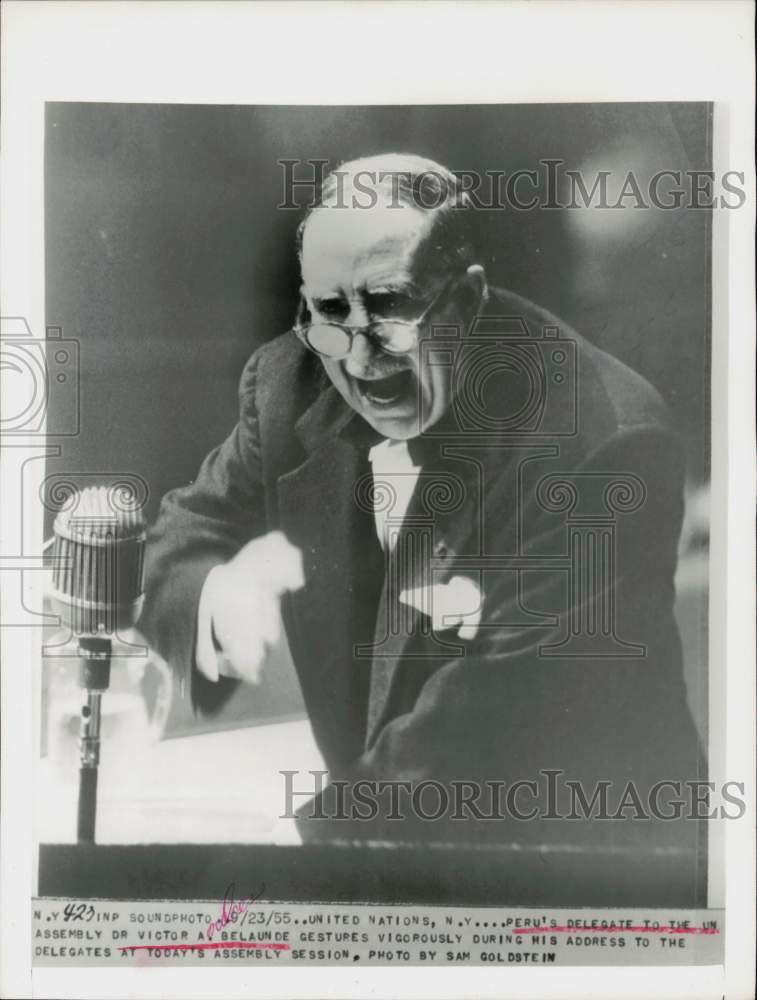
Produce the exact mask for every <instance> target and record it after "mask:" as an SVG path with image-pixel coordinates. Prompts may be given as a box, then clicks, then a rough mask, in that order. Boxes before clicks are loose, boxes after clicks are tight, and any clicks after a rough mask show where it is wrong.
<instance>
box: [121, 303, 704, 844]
mask: <svg viewBox="0 0 757 1000" xmlns="http://www.w3.org/2000/svg"><path fill="white" fill-rule="evenodd" d="M489 313H490V314H491V315H492V317H499V318H492V319H491V320H490V321H488V325H487V323H486V322H484V323H483V324H479V326H478V327H477V328H476V329H475V330H473V331H472V332H471V335H470V338H469V340H467V341H466V342H465V344H466V346H465V348H459V350H465V351H468V355H463V356H459V357H458V361H459V362H460V361H461V358H462V362H463V363H462V367H463V368H466V371H467V376H466V377H467V379H468V381H467V383H466V388H464V389H463V390H461V391H460V393H459V396H458V399H459V402H460V405H458V406H456V407H453V408H452V409H451V410H450V412H449V413H448V415H447V417H445V419H444V421H443V423H442V425H440V426H438V427H436V428H432V429H431V431H430V432H429V433H427V434H424V435H423V437H422V438H421V439H418V440H417V441H415V442H413V443H412V444H411V450H412V454H413V455H414V457H415V458H416V463H420V464H421V466H422V470H423V471H422V473H421V477H420V480H419V483H418V486H417V487H416V489H415V493H414V495H413V499H412V501H411V505H410V508H409V510H408V513H407V517H406V519H405V524H404V526H403V529H402V533H401V536H400V542H399V543H398V547H397V549H396V550H395V552H401V553H403V554H402V556H401V557H396V558H394V559H393V560H392V561H391V564H390V567H389V570H390V571H389V572H388V573H387V572H385V560H384V555H383V553H382V551H381V548H380V546H379V545H378V542H377V540H376V537H375V530H374V526H373V514H372V505H371V498H370V496H368V494H367V493H366V492H365V491H366V489H367V487H368V485H369V482H370V480H369V478H366V477H369V475H370V466H369V464H368V459H367V451H368V447H369V446H370V444H371V443H372V442H373V441H375V440H376V439H375V436H373V435H372V432H371V431H370V429H369V428H368V426H367V425H366V424H365V423H364V422H363V421H362V420H361V418H360V417H359V416H358V415H357V414H356V413H354V412H353V411H352V410H351V409H349V408H348V407H347V406H346V404H345V403H344V402H343V401H342V399H341V397H340V396H339V395H338V393H337V392H336V390H335V389H334V388H333V387H331V386H330V383H329V382H328V381H327V380H326V377H325V375H324V373H323V371H322V367H321V365H320V362H319V360H318V359H317V358H316V357H315V356H314V355H312V354H310V353H309V352H308V351H306V350H305V349H304V348H303V347H302V345H301V344H300V343H299V341H298V340H297V339H296V338H295V336H294V335H293V334H291V333H288V334H286V335H284V336H281V337H279V338H278V339H276V340H274V341H272V342H270V343H268V344H266V345H265V346H263V347H262V348H260V349H259V350H258V351H256V352H255V354H254V355H253V357H252V358H251V359H250V361H249V363H248V364H247V366H246V368H245V371H244V373H243V375H242V379H241V385H240V392H239V402H240V418H239V422H238V424H237V426H236V427H235V428H234V430H233V431H232V433H231V434H230V436H229V437H228V438H227V439H226V441H224V442H223V444H221V445H220V446H219V447H218V448H216V449H215V450H214V451H213V452H211V454H210V455H209V456H208V457H207V458H206V460H205V462H204V463H203V465H202V468H201V469H200V472H199V475H198V477H197V480H196V481H195V482H193V483H191V484H190V485H189V486H186V487H183V488H181V489H177V490H174V491H172V492H171V493H169V494H168V495H167V496H166V497H165V498H164V500H163V503H162V507H161V513H160V517H159V519H158V522H157V524H156V525H155V527H154V528H153V530H152V534H151V539H150V543H149V546H148V559H147V599H146V610H145V613H144V616H143V619H142V622H141V627H142V628H143V630H144V632H145V634H146V636H147V637H148V639H149V640H150V641H151V643H152V644H153V645H154V646H155V647H156V648H157V649H158V651H159V652H160V653H162V655H163V656H164V657H165V658H166V659H167V660H168V661H169V662H170V663H171V664H172V665H173V667H174V669H175V670H176V671H177V672H178V674H179V675H180V676H181V677H182V678H184V679H185V680H186V682H187V683H188V684H189V685H191V691H192V697H193V700H194V703H195V705H196V706H197V707H198V709H199V710H202V711H204V712H211V713H212V712H213V710H214V709H215V708H217V707H218V706H219V705H220V704H221V703H222V702H223V701H224V699H225V698H227V697H228V696H229V694H230V693H231V692H232V691H233V690H234V687H235V682H231V681H226V680H223V679H222V680H221V681H219V682H218V683H217V684H212V683H209V682H207V681H206V680H205V679H204V678H203V677H202V676H200V675H199V674H198V673H197V672H196V670H195V669H194V666H193V651H194V644H195V631H196V611H197V604H198V599H199V595H200V591H201V588H202V585H203V582H204V580H205V576H206V574H207V572H208V571H209V570H210V568H211V567H212V566H214V565H215V564H217V563H219V562H222V561H225V560H227V559H229V558H230V557H231V556H233V555H234V553H235V552H236V551H237V550H238V549H239V548H240V547H241V546H242V545H244V544H245V542H247V541H248V540H249V539H251V538H253V537H255V536H257V535H260V534H262V533H264V532H267V531H271V530H274V529H280V530H281V531H283V532H284V533H285V534H286V536H287V538H288V539H289V540H290V541H291V542H292V543H293V544H295V545H297V546H298V547H299V548H300V549H301V551H302V553H303V556H304V563H305V574H306V585H305V587H304V588H303V589H302V590H300V591H298V592H296V593H293V594H291V595H288V596H287V597H286V598H285V599H284V601H283V609H282V610H283V616H284V622H285V627H286V632H287V637H288V641H289V644H290V647H291V650H292V655H293V659H294V663H295V665H296V668H297V671H298V675H299V678H300V682H301V685H302V691H303V695H304V698H305V702H306V705H307V709H308V712H309V716H310V721H311V723H312V727H313V732H314V735H315V738H316V740H317V742H318V745H319V747H320V749H321V751H322V753H323V756H324V758H325V760H326V763H327V766H328V767H329V770H330V774H331V777H332V779H334V778H335V779H344V780H346V781H348V782H354V781H356V780H359V779H369V780H383V779H401V780H407V781H410V782H416V783H417V782H420V781H423V780H426V779H434V780H437V781H440V782H442V783H446V785H445V786H446V787H451V786H450V782H453V781H456V780H457V781H478V782H484V781H506V782H508V783H512V782H514V781H516V780H534V779H539V771H540V770H544V769H556V770H561V771H562V772H563V775H562V779H561V780H563V779H578V780H581V781H582V782H583V783H584V788H585V791H586V793H587V797H588V798H590V797H591V792H592V789H593V788H594V784H595V782H598V781H610V782H613V783H614V784H613V790H612V792H611V796H610V801H611V802H614V805H613V806H612V808H611V811H612V812H614V811H615V805H617V804H618V800H619V799H620V796H621V792H622V791H623V789H624V788H625V787H626V783H627V782H628V781H630V780H633V781H634V782H635V783H636V786H637V788H638V789H639V790H640V793H641V795H642V797H643V796H644V795H646V794H647V792H648V790H649V789H650V788H651V787H652V786H653V785H654V783H655V782H658V781H662V780H674V781H675V780H696V779H702V778H703V777H704V771H703V764H702V759H701V756H700V750H699V745H698V740H697V734H696V732H695V728H694V725H693V723H692V720H691V717H690V714H689V711H688V708H687V703H686V696H685V690H684V684H683V679H682V669H681V651H680V644H679V637H678V634H677V629H676V625H675V622H674V618H673V602H674V596H675V595H674V586H673V575H674V571H675V566H676V548H677V541H678V535H679V528H680V523H681V517H682V511H683V499H682V495H683V490H682V487H683V478H684V468H683V462H682V457H681V451H680V448H679V444H678V442H677V440H676V438H675V435H674V434H673V433H672V431H671V430H670V428H669V427H668V424H667V421H666V415H665V410H664V406H663V404H662V402H661V400H660V398H659V397H658V395H657V394H656V392H655V391H654V390H653V389H652V388H651V387H650V386H649V385H648V384H647V383H646V382H645V381H644V380H643V379H642V378H641V377H640V376H639V375H637V374H635V373H634V372H633V371H631V370H630V369H629V368H627V367H626V366H625V365H623V364H621V363H620V362H619V361H617V360H615V359H614V358H611V357H609V356H608V355H607V354H605V353H603V352H602V351H601V350H599V349H597V348H596V347H593V346H592V345H590V344H588V343H587V342H586V341H585V340H583V339H582V338H581V337H580V336H579V335H578V334H576V333H575V332H574V331H572V330H571V329H569V328H568V327H567V326H566V325H565V324H563V323H561V322H560V321H559V320H557V319H556V318H555V317H554V316H551V315H550V314H548V313H546V312H545V311H544V310H542V309H540V308H538V307H537V306H535V305H534V304H532V303H530V302H527V301H525V300H523V299H521V298H519V297H517V296H514V295H511V294H509V293H505V292H496V293H495V294H494V295H493V296H492V299H491V301H490V305H489ZM545 330H546V334H545ZM556 330H559V341H560V342H558V341H556V340H553V339H552V338H553V337H554V335H555V331H556ZM487 338H488V339H487ZM439 343H440V345H441V346H440V349H441V348H443V347H444V344H442V342H441V341H440V342H439ZM503 344H504V346H502V345H503ZM453 353H454V345H453ZM445 357H446V358H447V361H449V357H450V355H449V352H448V353H447V355H445V354H444V351H443V350H442V353H441V354H440V355H439V358H438V359H437V361H438V362H439V363H445V360H444V359H445ZM466 358H467V360H466ZM482 364H483V367H482ZM495 370H496V371H495ZM493 372H495V374H496V378H494V377H492V378H488V377H487V375H491V374H492V373H493ZM487 394H488V395H487ZM481 413H483V414H484V416H483V417H481ZM366 497H367V499H366ZM408 553H409V555H408ZM424 574H425V576H424ZM456 575H457V576H467V577H470V578H471V579H473V580H474V582H475V583H476V584H477V586H478V587H479V589H480V590H481V591H482V592H483V601H484V603H483V619H482V624H481V628H480V629H479V632H478V634H477V636H476V637H475V639H473V640H472V641H467V642H461V641H458V640H457V638H456V635H455V633H454V632H453V631H450V630H447V631H444V632H438V633H433V632H431V630H430V629H429V627H428V624H429V622H428V618H426V617H425V616H424V615H422V614H420V613H419V612H417V611H411V610H408V609H407V608H404V606H400V605H399V603H398V600H397V597H398V593H399V590H400V589H402V587H404V586H408V585H412V584H413V583H415V584H416V585H417V584H419V582H422V578H424V579H425V580H426V582H429V580H432V581H433V582H437V583H439V582H442V583H443V582H445V581H448V580H449V579H450V578H451V577H453V576H456ZM403 608H404V610H403ZM306 777H307V776H303V779H302V781H301V782H298V785H299V786H300V787H301V785H302V784H304V783H305V778H306ZM350 788H351V786H349V787H348V791H347V802H348V803H349V802H350V801H351V798H350V794H351V793H350ZM539 794H540V796H541V786H540V792H539ZM561 794H562V793H561ZM668 794H670V792H668ZM330 796H331V799H333V795H332V792H331V791H330V790H327V791H326V793H325V795H324V796H323V797H322V799H323V803H322V804H326V805H325V811H326V813H328V814H331V813H332V812H333V808H331V807H333V801H331V799H330ZM432 798H433V796H429V798H428V799H427V800H424V801H425V802H426V805H425V806H424V808H425V809H426V810H427V811H428V810H429V809H431V810H433V802H432ZM664 800H665V795H663V796H662V799H661V801H664ZM300 801H301V800H300ZM330 801H331V807H329V805H328V803H329V802H330ZM540 801H541V802H542V804H543V799H542V798H540ZM560 801H561V802H562V804H563V806H567V805H568V800H567V799H564V798H563V799H561V800H560ZM643 801H644V802H646V800H645V799H643ZM429 803H430V804H429ZM518 803H519V808H520V809H521V810H523V811H528V809H529V808H530V806H531V805H532V796H531V795H529V793H528V792H526V793H524V797H523V798H521V799H519V800H518ZM558 808H559V809H560V811H562V812H565V809H564V808H562V807H560V806H558ZM484 811H485V812H486V809H484ZM305 812H307V810H305ZM633 814H634V810H633V808H632V809H631V810H630V811H627V812H625V814H624V815H625V816H629V815H633ZM443 823H444V825H443V826H442V825H440V824H433V823H430V824H429V823H425V824H424V823H417V824H415V825H413V824H412V823H410V822H409V821H408V822H406V823H405V824H404V825H403V824H402V823H400V824H398V823H397V821H391V820H388V821H387V820H386V817H385V816H383V815H380V816H379V817H378V818H377V819H376V820H375V822H373V823H369V824H365V823H363V824H361V823H357V824H354V825H352V826H350V825H345V823H344V822H341V825H340V823H339V822H335V823H334V824H329V823H326V822H325V821H323V820H310V821H309V822H305V821H303V823H302V828H303V830H304V833H305V836H306V837H319V836H348V837H363V836H379V837H395V838H396V837H399V838H405V839H408V838H409V839H413V838H418V837H420V838H423V839H429V838H430V839H450V838H452V839H456V838H459V837H461V836H462V837H464V838H466V839H470V838H475V839H478V838H480V837H482V836H484V837H494V838H495V839H498V840H508V841H513V840H519V839H523V838H524V837H525V838H527V839H533V838H537V839H539V840H548V841H553V840H556V839H557V840H561V841H565V840H566V839H570V838H571V837H579V836H580V837H581V838H583V839H584V840H586V839H588V840H589V841H590V842H591V841H596V840H597V839H599V840H601V841H603V842H606V841H607V840H608V838H609V840H610V841H611V842H620V841H624V840H626V839H629V838H630V840H631V841H632V842H634V843H637V842H640V841H644V842H646V841H645V838H646V840H649V838H650V837H651V838H652V840H649V842H650V843H654V844H664V845H665V844H667V845H676V846H677V845H680V844H681V843H682V842H683V841H686V843H687V844H688V845H689V846H691V845H694V846H697V844H700V845H701V832H695V827H697V826H698V825H697V824H692V823H689V824H688V825H686V824H683V825H682V824H680V823H672V822H668V823H652V824H649V823H645V822H644V821H636V822H628V821H626V822H623V821H620V822H617V821H609V822H608V821H604V822H601V821H596V822H594V823H589V824H584V825H583V826H582V825H581V824H576V823H575V822H574V823H573V824H572V825H571V824H570V823H567V824H566V822H555V821H552V822H549V821H548V820H544V821H543V822H538V823H534V822H531V823H519V822H518V821H514V820H512V819H510V820H508V821H505V822H499V821H495V822H492V821H488V822H487V821H476V822H474V821H472V820H469V819H462V820H458V821H457V822H452V821H450V822H446V820H444V821H443ZM579 827H581V830H582V832H580V834H579V832H578V828H579ZM584 827H585V828H584ZM651 829H654V833H649V830H651Z"/></svg>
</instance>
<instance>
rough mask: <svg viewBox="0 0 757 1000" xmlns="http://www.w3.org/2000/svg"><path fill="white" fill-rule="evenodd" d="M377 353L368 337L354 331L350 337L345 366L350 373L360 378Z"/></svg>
mask: <svg viewBox="0 0 757 1000" xmlns="http://www.w3.org/2000/svg"><path fill="white" fill-rule="evenodd" d="M379 353H380V352H379V350H378V348H377V347H376V345H375V344H374V343H373V341H372V340H371V338H370V337H368V336H366V334H364V333H360V332H358V333H355V334H354V335H353V337H352V345H351V347H350V353H349V354H348V355H347V360H346V361H345V367H346V369H347V371H348V372H349V373H350V375H354V376H356V377H357V378H361V377H362V376H364V375H366V374H367V373H368V372H369V370H370V368H371V367H372V366H373V364H374V362H375V360H376V356H377V355H378V354H379Z"/></svg>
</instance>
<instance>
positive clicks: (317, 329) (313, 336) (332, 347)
mask: <svg viewBox="0 0 757 1000" xmlns="http://www.w3.org/2000/svg"><path fill="white" fill-rule="evenodd" d="M307 342H308V344H309V345H310V346H311V347H312V348H313V350H314V351H317V352H318V354H325V355H326V356H327V357H333V358H336V357H339V356H340V355H343V354H349V352H350V335H349V333H347V331H346V330H343V329H342V328H341V327H340V326H336V325H335V324H334V323H313V325H312V326H311V327H310V328H309V329H308V332H307Z"/></svg>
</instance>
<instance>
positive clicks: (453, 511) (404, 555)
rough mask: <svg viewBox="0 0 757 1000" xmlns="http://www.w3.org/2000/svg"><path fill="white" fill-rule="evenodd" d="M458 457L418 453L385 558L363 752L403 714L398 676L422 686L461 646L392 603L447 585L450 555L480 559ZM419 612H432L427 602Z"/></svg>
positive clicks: (477, 489) (475, 477)
mask: <svg viewBox="0 0 757 1000" xmlns="http://www.w3.org/2000/svg"><path fill="white" fill-rule="evenodd" d="M457 451H459V449H457ZM457 451H456V449H455V448H454V447H452V446H449V447H448V446H446V445H444V444H443V443H442V442H441V441H435V442H434V443H433V445H432V446H431V447H430V448H429V447H427V448H426V449H425V454H423V455H422V456H421V457H420V461H421V462H422V467H421V469H422V471H421V473H420V475H419V477H418V481H417V484H416V487H415V490H414V492H413V496H412V499H411V501H410V505H409V507H408V510H407V514H406V516H405V518H404V521H403V523H402V528H401V530H400V531H399V532H398V537H397V541H396V545H395V547H394V549H393V550H392V551H391V552H390V554H389V555H388V557H387V573H386V577H385V580H384V587H383V591H382V594H381V599H380V601H379V607H378V613H377V618H376V632H375V636H374V642H373V646H372V647H371V650H370V651H371V653H372V659H373V664H372V669H371V687H370V698H369V703H368V725H367V731H366V747H370V746H372V744H373V742H374V741H375V739H376V737H377V735H378V733H379V732H380V730H381V728H382V726H383V725H384V724H385V723H386V722H387V721H388V719H389V718H391V717H392V716H393V715H394V714H396V712H397V711H401V710H402V706H400V704H399V703H398V698H399V697H400V696H401V690H400V688H402V687H403V685H402V684H401V683H400V675H401V674H402V673H403V671H404V670H405V669H406V670H407V671H415V672H416V674H417V677H416V680H418V681H422V679H423V678H425V677H426V676H428V673H429V672H430V671H432V670H433V669H434V668H435V667H436V666H438V665H440V664H441V663H442V662H444V661H445V660H448V659H450V658H451V657H454V656H462V655H464V645H463V644H462V643H460V642H459V641H457V640H456V638H455V635H454V633H453V632H452V631H449V632H446V633H443V634H438V633H434V632H432V630H431V619H430V617H429V615H427V614H424V613H423V612H422V611H421V610H419V609H418V608H416V607H410V606H408V605H406V604H404V603H401V602H400V600H399V595H400V593H401V592H402V591H403V590H411V589H412V590H415V591H416V592H421V593H428V592H429V588H430V586H431V585H432V584H444V583H447V582H448V581H449V579H450V577H451V576H452V575H453V573H454V562H455V557H456V556H457V555H462V554H475V553H477V552H479V551H480V538H479V537H478V532H479V531H480V525H481V518H480V516H479V507H480V503H481V499H482V492H481V491H482V468H481V465H480V463H477V462H475V461H474V462H470V461H466V460H465V459H464V458H463V457H461V456H460V455H459V454H458V453H457ZM421 606H422V607H423V606H424V605H423V604H422V605H421ZM425 608H426V609H427V610H428V611H429V612H430V611H431V607H430V603H429V602H425ZM367 652H368V651H367V650H366V651H365V653H366V655H367ZM400 667H403V671H401V670H400ZM409 680H410V684H409V689H411V690H413V691H414V690H415V688H416V687H417V685H416V684H414V683H412V681H413V678H412V677H410V678H409Z"/></svg>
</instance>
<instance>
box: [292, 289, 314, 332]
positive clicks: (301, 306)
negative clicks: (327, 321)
mask: <svg viewBox="0 0 757 1000" xmlns="http://www.w3.org/2000/svg"><path fill="white" fill-rule="evenodd" d="M311 319H312V316H311V313H310V307H309V306H308V300H307V296H306V295H305V286H304V285H301V286H300V301H299V302H298V304H297V314H296V316H295V318H294V325H295V326H304V325H305V324H306V323H309V322H310V320H311Z"/></svg>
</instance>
